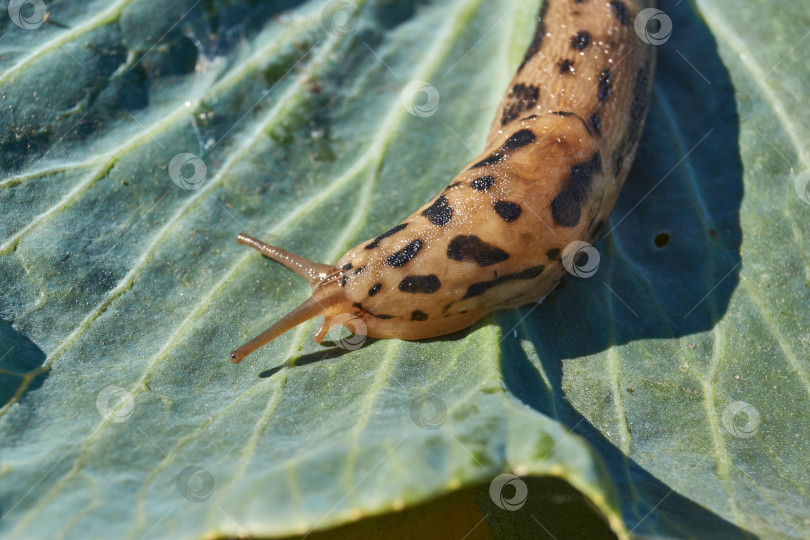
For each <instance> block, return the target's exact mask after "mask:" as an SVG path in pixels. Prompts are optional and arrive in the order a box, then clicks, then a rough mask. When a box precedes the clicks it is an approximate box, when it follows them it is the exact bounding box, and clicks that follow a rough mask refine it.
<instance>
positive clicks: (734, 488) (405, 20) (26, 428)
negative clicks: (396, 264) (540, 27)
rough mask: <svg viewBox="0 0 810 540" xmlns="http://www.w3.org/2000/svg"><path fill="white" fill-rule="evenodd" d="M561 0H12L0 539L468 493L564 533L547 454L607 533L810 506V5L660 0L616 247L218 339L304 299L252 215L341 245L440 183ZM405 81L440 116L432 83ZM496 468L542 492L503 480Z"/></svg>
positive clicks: (483, 126) (268, 529)
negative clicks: (587, 262) (388, 304)
mask: <svg viewBox="0 0 810 540" xmlns="http://www.w3.org/2000/svg"><path fill="white" fill-rule="evenodd" d="M6 7H7V6H6V5H5V4H4V5H3V10H2V14H4V13H5V12H6V11H7V10H6ZM29 7H30V5H29ZM537 7H538V5H537V3H521V2H518V1H517V0H514V1H510V2H495V1H494V0H453V1H447V2H438V1H437V2H433V1H430V2H393V1H390V0H367V1H365V2H357V3H356V8H353V7H352V6H351V5H349V4H347V3H341V2H340V1H338V2H323V1H318V2H315V1H312V2H298V1H294V0H290V1H274V2H266V3H261V2H259V3H255V2H240V1H228V2H216V1H206V2H191V1H185V2H171V3H166V4H164V3H157V2H150V1H138V0H118V1H115V2H101V1H95V2H84V3H81V4H76V3H70V2H64V3H63V2H51V3H48V9H49V14H50V20H49V22H46V23H45V24H43V25H42V26H40V27H39V28H36V29H23V28H20V27H18V25H16V24H14V21H12V20H11V17H8V18H6V17H5V15H3V16H2V17H0V19H2V22H0V25H2V26H0V28H2V34H0V105H2V107H3V115H1V116H0V124H1V125H0V171H2V176H0V208H2V214H1V215H0V406H2V408H1V409H0V434H2V439H0V533H2V535H3V536H4V537H11V538H32V537H43V538H45V537H47V538H52V537H85V536H87V535H88V534H90V535H92V536H98V537H128V538H143V537H172V538H199V537H211V536H214V537H216V536H235V535H240V534H249V535H251V536H254V537H255V536H285V535H296V534H298V535H300V534H305V533H307V532H308V531H311V530H324V529H328V528H331V527H335V526H338V525H343V524H346V523H349V522H351V521H353V520H356V519H358V518H361V517H366V516H375V515H380V514H387V513H391V512H394V511H398V510H401V509H403V508H408V509H411V508H414V507H417V506H419V505H422V504H425V503H428V504H429V503H430V501H431V500H435V499H436V498H440V497H444V496H447V495H448V494H449V493H450V492H451V491H453V490H456V489H460V488H472V487H477V488H478V489H479V496H478V506H479V508H480V510H481V513H482V515H483V516H484V517H485V518H486V520H487V524H488V526H489V528H490V530H491V531H492V532H493V534H495V535H496V536H515V535H529V536H541V535H542V534H544V532H543V528H545V527H544V525H543V524H544V523H547V521H546V519H547V516H546V515H545V514H542V511H543V510H540V509H539V507H538V501H544V500H545V499H544V497H546V496H547V495H548V492H550V490H551V488H550V487H549V484H542V483H538V482H537V479H536V478H534V477H542V476H554V477H558V478H560V479H562V480H564V481H565V482H567V483H568V484H570V486H572V487H573V488H574V489H576V490H577V491H578V492H579V493H580V494H581V495H582V496H583V497H584V498H585V499H587V500H588V501H589V502H590V504H592V505H593V506H594V507H595V508H596V510H597V511H598V512H599V513H600V514H601V515H602V516H603V517H604V519H605V520H606V521H607V523H608V524H609V526H610V528H611V529H612V530H613V532H614V533H615V534H617V535H619V536H624V535H626V534H627V533H628V532H631V533H632V534H634V535H635V534H637V535H647V536H663V537H706V536H709V535H712V536H716V537H720V536H722V537H746V536H749V537H750V536H759V537H763V538H784V537H795V538H800V537H807V536H809V535H810V509H809V508H808V500H809V499H810V494H808V486H810V472H809V469H808V467H807V464H808V463H810V441H808V433H809V432H810V430H808V427H810V425H809V424H810V414H809V413H810V407H809V406H808V405H809V400H808V397H809V395H810V376H809V375H808V367H810V341H809V340H808V332H807V330H808V316H807V313H808V307H810V305H809V304H810V285H809V284H810V275H809V274H810V271H809V270H808V267H810V265H808V257H809V256H810V255H809V254H808V248H807V242H806V238H807V235H808V232H810V224H809V221H808V217H810V204H808V203H806V202H804V201H803V200H802V199H801V198H800V197H799V196H797V193H802V191H801V189H798V188H804V186H803V185H802V178H803V177H802V175H801V174H800V173H801V172H802V171H804V170H805V169H807V168H808V167H810V156H808V148H807V141H808V139H809V137H808V135H810V133H808V132H809V131H810V128H808V127H807V126H810V118H808V116H810V113H808V109H807V107H806V106H804V103H802V99H803V97H804V95H805V94H806V92H805V88H806V87H807V84H808V83H809V82H810V69H808V67H807V65H806V63H805V59H806V57H807V56H808V53H810V39H807V40H805V39H804V38H805V37H807V35H808V34H807V33H806V29H807V28H808V27H810V8H807V7H804V6H803V5H801V4H791V7H790V9H784V8H780V7H779V6H778V4H775V3H771V2H765V1H764V0H759V1H754V0H748V1H745V2H744V1H742V0H735V1H725V0H724V1H722V2H720V1H719V0H711V1H710V0H698V1H696V2H695V3H693V4H689V3H687V2H683V3H677V4H676V3H668V2H665V3H662V5H661V6H660V7H661V8H662V9H664V10H665V12H666V14H667V16H668V17H670V18H671V20H672V23H673V34H672V36H671V39H669V41H667V42H666V43H664V44H662V45H661V46H659V47H658V55H659V56H658V69H657V72H656V81H655V88H654V95H653V99H652V106H651V110H650V114H649V117H648V121H647V126H646V128H645V132H644V136H643V140H642V143H641V146H640V149H639V154H638V158H637V160H636V163H635V165H634V168H633V172H632V173H631V176H630V178H629V179H628V182H627V185H626V187H625V189H624V191H623V193H622V196H621V198H620V201H619V203H618V205H617V208H616V210H615V212H614V213H613V215H612V217H611V220H610V222H609V223H608V224H607V225H606V226H605V229H604V232H603V235H602V238H601V239H600V240H599V242H598V243H597V244H596V248H597V249H598V250H599V252H600V255H601V257H600V258H601V262H600V266H599V269H598V271H597V273H596V274H595V275H594V276H593V277H590V278H587V279H582V278H576V277H574V276H568V277H567V278H566V279H565V280H564V281H563V283H562V284H561V285H560V286H559V287H557V289H556V290H555V291H554V293H553V294H552V295H551V296H550V297H549V298H548V299H546V300H545V301H544V302H543V304H542V305H539V306H526V307H524V308H521V309H519V310H513V311H507V312H500V313H497V314H495V315H493V316H490V317H487V318H486V319H484V320H483V321H481V322H480V323H478V324H477V325H475V326H474V327H473V328H472V329H470V330H468V331H464V332H461V333H459V334H454V335H452V336H446V337H443V338H439V339H433V340H428V341H424V342H402V341H398V340H378V341H374V340H368V341H367V342H366V343H365V345H364V346H363V347H362V348H360V349H358V350H353V351H347V350H345V349H343V348H340V347H328V348H324V347H322V346H320V345H316V344H315V343H313V342H312V341H311V336H312V334H313V332H314V331H315V329H316V328H317V326H316V322H310V323H307V324H304V325H302V326H301V327H299V328H296V329H295V330H293V331H291V332H289V333H287V334H285V335H284V336H282V337H281V338H279V339H278V340H276V341H275V342H273V343H271V344H270V345H268V346H267V347H264V348H263V349H261V350H260V351H258V352H257V353H255V354H253V355H251V356H250V357H249V358H248V359H247V360H246V361H245V362H244V363H242V364H240V365H239V366H235V365H233V364H231V363H230V362H228V360H227V354H228V353H229V352H230V351H231V350H232V349H233V348H234V347H235V346H237V345H239V344H241V343H243V342H244V341H245V340H246V339H247V338H249V337H252V336H253V335H255V334H256V333H258V332H259V331H261V330H263V329H264V328H265V327H266V326H268V325H269V324H270V323H272V322H273V321H275V320H277V319H278V318H279V317H280V316H281V315H283V314H284V313H286V312H288V311H289V310H290V309H292V308H293V307H295V306H296V305H297V304H298V303H300V302H301V301H302V300H303V299H304V298H305V297H306V296H308V294H309V291H308V290H307V289H308V288H307V286H306V284H305V283H303V282H302V281H301V280H300V278H298V277H297V276H294V275H292V274H291V273H290V272H288V271H287V270H285V269H283V268H280V267H279V266H278V265H275V264H272V263H270V262H268V261H267V260H266V259H264V258H262V257H261V256H260V255H258V254H256V253H255V252H252V251H251V250H248V249H247V248H245V247H243V246H239V245H238V244H236V242H235V235H236V233H238V232H239V231H242V230H244V231H246V232H249V233H251V234H253V235H255V236H257V237H259V238H262V239H264V240H266V241H269V242H271V243H273V244H276V245H279V246H281V247H284V248H286V249H289V250H291V251H294V252H296V253H298V254H300V255H302V256H304V257H307V258H310V259H312V260H319V261H324V262H333V261H335V260H336V259H337V258H338V257H339V256H340V255H341V254H342V253H343V252H345V251H346V250H347V249H348V248H350V247H351V246H353V245H354V244H355V243H357V242H359V241H361V240H363V239H366V238H369V237H373V236H375V235H377V234H379V233H381V232H382V231H384V230H386V229H387V228H388V227H390V226H391V225H392V224H394V223H395V222H396V221H397V220H398V219H401V218H403V217H404V216H407V215H408V214H410V212H411V211H412V210H413V209H414V208H417V207H418V206H419V205H421V204H423V203H424V202H425V201H427V200H429V198H430V197H431V196H432V195H433V194H435V192H436V191H437V190H438V189H439V188H440V187H442V186H444V185H445V184H446V182H447V180H448V179H450V178H451V177H452V176H453V175H454V174H455V173H456V172H457V171H458V170H459V169H460V167H461V166H462V165H463V164H464V163H466V162H467V161H468V160H469V159H471V158H472V157H474V156H475V155H476V154H477V153H478V151H479V150H480V149H481V148H482V146H483V143H484V140H485V137H486V133H487V131H488V126H489V123H490V121H491V119H492V116H493V114H494V111H495V109H496V107H497V105H498V102H499V100H500V98H501V96H502V95H503V92H504V89H505V88H506V85H507V83H508V81H509V80H510V79H511V76H512V75H513V73H514V70H515V69H516V67H517V65H518V64H519V62H520V59H521V58H522V55H523V52H524V50H525V48H526V45H527V43H528V41H529V40H530V38H531V33H532V31H533V27H534V20H533V17H534V14H535V13H536V11H537ZM26 9H28V8H26ZM23 15H25V16H32V14H31V13H30V12H29V11H24V12H23ZM34 15H35V14H34ZM411 81H426V82H428V83H430V84H431V85H432V86H433V87H435V88H436V90H437V91H438V94H439V96H440V101H439V102H438V107H437V108H436V109H435V110H432V109H431V110H429V111H427V112H428V113H427V114H425V113H424V111H422V112H420V111H418V110H417V111H415V112H418V113H419V114H411V113H410V112H409V111H408V105H409V103H408V102H405V103H403V99H402V93H403V89H405V88H406V86H407V85H408V83H410V82H411ZM412 105H413V104H412ZM413 106H417V107H424V106H426V104H425V103H422V102H419V103H416V104H415V105H413ZM183 153H189V154H193V155H195V156H198V157H199V159H200V161H197V162H194V163H188V164H187V165H186V166H185V167H184V168H183V169H182V172H183V174H184V176H185V177H187V178H189V177H192V172H194V171H192V169H193V165H194V164H195V163H196V165H197V166H198V167H199V168H198V169H196V171H198V172H201V175H200V177H199V178H203V177H204V179H203V180H201V181H200V182H199V183H198V184H195V185H193V186H191V187H194V188H195V189H184V188H183V187H181V186H180V185H178V184H182V182H179V181H178V182H177V183H175V182H173V181H172V179H171V177H170V176H171V174H170V173H171V172H172V171H170V164H171V163H172V160H173V158H174V157H175V156H177V155H178V154H183ZM203 171H204V175H202V172H203ZM175 177H177V176H176V174H175ZM195 180H196V178H191V181H192V183H193V182H194V181H195ZM186 187H189V186H188V185H187V186H186ZM805 198H807V196H806V195H805ZM504 472H510V473H515V474H518V475H522V476H525V477H527V479H526V483H527V485H528V499H527V503H526V505H525V507H523V508H521V509H519V510H516V511H509V510H505V509H503V508H499V507H498V506H496V505H495V504H494V502H493V500H492V499H491V498H490V497H489V487H490V480H491V479H492V478H493V477H495V476H497V475H499V474H501V473H504ZM544 486H545V487H544ZM503 493H506V494H507V495H509V493H511V492H503ZM545 501H546V503H544V507H545V511H546V512H548V509H549V508H552V509H554V510H555V511H554V512H551V514H565V513H566V512H567V513H568V514H569V517H571V516H573V518H572V520H573V522H574V523H575V524H576V523H577V516H578V515H580V514H578V513H581V512H582V506H581V505H577V506H574V505H568V504H566V502H565V497H562V496H561V497H557V499H553V500H552V499H548V500H545ZM549 518H550V515H549ZM580 523H584V517H582V518H581V519H580ZM550 526H551V525H550ZM571 530H573V531H576V530H577V529H575V528H574V529H569V531H568V534H567V535H566V534H564V533H563V532H560V531H558V530H556V529H554V528H553V526H552V531H551V532H554V533H556V534H557V535H559V536H567V537H570V536H572V534H571ZM546 532H548V531H546ZM580 532H581V531H580Z"/></svg>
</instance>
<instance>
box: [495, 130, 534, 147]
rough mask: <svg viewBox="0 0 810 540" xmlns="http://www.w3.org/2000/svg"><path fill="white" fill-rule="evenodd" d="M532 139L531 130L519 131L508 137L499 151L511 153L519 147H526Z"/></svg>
mask: <svg viewBox="0 0 810 540" xmlns="http://www.w3.org/2000/svg"><path fill="white" fill-rule="evenodd" d="M534 138H535V137H534V133H532V130H530V129H521V130H520V131H518V132H517V133H515V134H514V135H512V136H511V137H509V139H507V141H506V142H505V143H503V146H501V149H502V150H504V151H506V152H511V151H512V150H517V149H518V148H520V147H521V146H526V145H527V144H529V143H533V142H534Z"/></svg>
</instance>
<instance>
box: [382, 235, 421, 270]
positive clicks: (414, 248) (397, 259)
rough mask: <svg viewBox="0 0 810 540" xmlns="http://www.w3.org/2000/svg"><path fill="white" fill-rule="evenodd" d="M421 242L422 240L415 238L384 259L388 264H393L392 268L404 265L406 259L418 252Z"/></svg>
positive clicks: (408, 259) (411, 257)
mask: <svg viewBox="0 0 810 540" xmlns="http://www.w3.org/2000/svg"><path fill="white" fill-rule="evenodd" d="M422 244H423V242H422V240H420V239H418V238H417V239H416V240H414V241H413V242H411V243H410V244H408V245H407V246H405V247H404V248H402V249H400V250H399V251H397V252H396V253H394V254H393V255H391V256H389V257H388V259H387V260H386V262H387V263H388V266H393V267H394V268H399V267H400V266H404V265H405V264H406V263H407V262H408V261H410V260H411V259H413V258H414V257H416V254H417V253H419V250H420V249H422Z"/></svg>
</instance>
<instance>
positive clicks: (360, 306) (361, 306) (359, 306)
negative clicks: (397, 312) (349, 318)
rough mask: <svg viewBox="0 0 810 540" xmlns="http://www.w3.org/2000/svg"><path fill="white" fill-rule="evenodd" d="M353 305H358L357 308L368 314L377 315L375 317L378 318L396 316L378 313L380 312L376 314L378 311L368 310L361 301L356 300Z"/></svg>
mask: <svg viewBox="0 0 810 540" xmlns="http://www.w3.org/2000/svg"><path fill="white" fill-rule="evenodd" d="M352 305H353V306H354V307H356V308H357V309H359V310H360V311H362V312H363V313H366V314H368V315H371V316H372V317H375V318H377V319H393V318H394V316H393V315H378V314H376V313H372V312H370V311H369V310H367V309H366V308H364V307H363V304H361V303H360V302H355V303H354V304H352Z"/></svg>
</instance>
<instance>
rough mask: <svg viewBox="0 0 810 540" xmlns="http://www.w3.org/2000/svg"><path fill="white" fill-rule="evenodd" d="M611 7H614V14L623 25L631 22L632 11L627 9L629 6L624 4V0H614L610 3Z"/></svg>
mask: <svg viewBox="0 0 810 540" xmlns="http://www.w3.org/2000/svg"><path fill="white" fill-rule="evenodd" d="M610 7H612V8H613V14H614V15H615V16H616V19H617V20H618V21H619V22H620V23H621V24H622V26H627V25H629V24H630V11H629V10H628V9H627V6H625V5H624V2H619V1H618V0H614V1H613V2H611V3H610Z"/></svg>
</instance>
